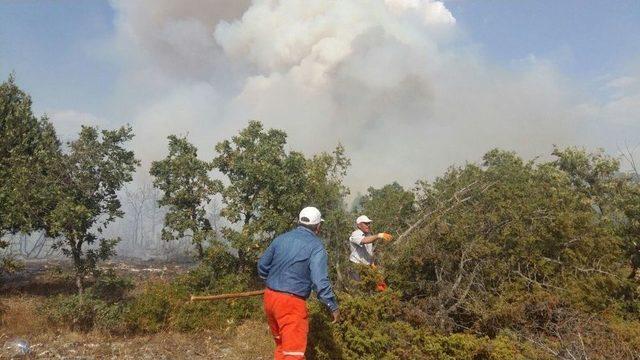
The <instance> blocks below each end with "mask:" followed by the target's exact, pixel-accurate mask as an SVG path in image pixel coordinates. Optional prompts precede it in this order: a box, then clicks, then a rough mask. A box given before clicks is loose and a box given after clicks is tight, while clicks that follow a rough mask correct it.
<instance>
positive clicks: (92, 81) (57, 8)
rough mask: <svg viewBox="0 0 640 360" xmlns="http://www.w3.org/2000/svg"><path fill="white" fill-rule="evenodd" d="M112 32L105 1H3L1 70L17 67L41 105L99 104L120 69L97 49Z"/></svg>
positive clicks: (0, 9)
mask: <svg viewBox="0 0 640 360" xmlns="http://www.w3.org/2000/svg"><path fill="white" fill-rule="evenodd" d="M112 31H113V9H112V8H111V6H110V5H109V4H108V3H107V2H106V1H95V0H87V1H73V0H62V1H3V2H0V72H1V73H2V76H3V77H5V78H6V76H7V75H8V73H9V72H11V71H14V72H15V73H16V77H17V79H18V82H19V84H20V85H21V86H23V87H24V88H25V89H26V90H28V92H29V93H30V94H31V95H32V97H33V98H34V100H35V106H36V107H37V108H38V109H49V108H54V109H55V108H69V107H75V108H77V109H80V110H85V111H94V110H99V109H100V104H101V102H102V101H103V99H104V97H105V96H109V93H110V91H111V90H112V86H113V80H114V79H115V75H116V72H117V71H118V69H117V66H116V64H115V63H113V62H112V61H110V60H109V59H104V58H101V55H100V52H99V51H96V48H99V47H100V45H99V44H100V42H101V41H104V40H105V39H107V38H108V37H109V36H110V35H111V33H112Z"/></svg>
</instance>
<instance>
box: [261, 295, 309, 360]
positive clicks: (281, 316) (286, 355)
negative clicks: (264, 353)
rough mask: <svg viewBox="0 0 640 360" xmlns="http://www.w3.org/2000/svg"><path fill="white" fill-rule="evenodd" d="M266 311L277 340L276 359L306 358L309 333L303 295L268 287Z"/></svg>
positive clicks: (270, 327)
mask: <svg viewBox="0 0 640 360" xmlns="http://www.w3.org/2000/svg"><path fill="white" fill-rule="evenodd" d="M264 312H265V313H266V314H267V322H269V329H271V334H272V335H273V339H274V340H275V342H276V350H275V352H274V359H276V360H279V359H304V352H305V350H306V349H307V334H308V333H309V316H308V313H307V302H306V301H305V300H304V299H303V298H301V297H298V296H295V295H291V294H287V293H282V292H278V291H274V290H271V289H269V288H267V289H266V290H265V292H264Z"/></svg>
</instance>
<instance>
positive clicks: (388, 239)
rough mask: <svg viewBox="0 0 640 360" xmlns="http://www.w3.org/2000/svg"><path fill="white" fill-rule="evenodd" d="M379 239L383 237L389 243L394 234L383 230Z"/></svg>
mask: <svg viewBox="0 0 640 360" xmlns="http://www.w3.org/2000/svg"><path fill="white" fill-rule="evenodd" d="M378 239H381V240H382V241H384V242H385V243H388V242H390V241H391V240H393V235H391V234H389V233H386V232H381V233H379V234H378Z"/></svg>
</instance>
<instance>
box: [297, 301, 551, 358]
mask: <svg viewBox="0 0 640 360" xmlns="http://www.w3.org/2000/svg"><path fill="white" fill-rule="evenodd" d="M341 300H342V301H341V304H340V306H341V311H342V316H343V319H342V321H341V322H340V323H339V324H337V325H329V324H328V321H329V316H328V314H327V312H326V309H324V307H323V306H322V305H321V304H319V303H317V302H314V303H312V304H311V306H310V336H309V346H308V349H309V350H308V358H309V359H452V360H453V359H504V360H506V359H529V358H538V359H543V358H551V357H549V356H545V354H543V353H541V352H539V351H536V350H535V349H532V348H531V347H529V346H527V345H523V344H522V343H521V342H520V341H519V340H518V339H516V338H514V337H512V336H508V335H507V334H500V335H499V336H497V337H495V338H494V339H490V338H488V337H483V336H477V335H474V334H468V333H456V334H439V333H437V332H435V330H434V329H432V328H430V327H427V326H415V325H411V323H410V322H409V321H408V318H409V315H408V314H407V304H406V303H403V301H402V299H401V298H400V296H399V293H398V292H393V291H387V292H382V293H377V294H374V295H366V296H349V297H341Z"/></svg>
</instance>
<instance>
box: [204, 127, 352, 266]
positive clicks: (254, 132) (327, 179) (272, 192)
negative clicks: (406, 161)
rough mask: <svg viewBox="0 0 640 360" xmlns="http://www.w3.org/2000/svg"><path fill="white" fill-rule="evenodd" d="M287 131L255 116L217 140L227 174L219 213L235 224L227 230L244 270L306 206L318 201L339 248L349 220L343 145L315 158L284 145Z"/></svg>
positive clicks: (332, 241) (219, 159)
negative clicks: (234, 132)
mask: <svg viewBox="0 0 640 360" xmlns="http://www.w3.org/2000/svg"><path fill="white" fill-rule="evenodd" d="M286 138H287V135H286V133H285V132H284V131H281V130H276V129H268V130H265V129H263V126H262V124H261V123H260V122H257V121H251V122H249V126H247V127H246V128H245V129H243V130H241V131H240V133H239V134H238V135H237V136H234V137H232V138H231V140H224V141H222V142H220V143H218V144H217V145H216V151H217V152H218V156H217V157H216V158H215V159H214V160H213V164H214V165H215V167H216V168H217V169H218V170H219V171H220V172H221V173H222V174H224V175H226V176H227V177H228V179H229V184H228V185H227V186H226V187H225V188H224V190H223V191H222V197H223V203H224V204H225V208H224V209H223V210H222V212H221V214H222V215H223V216H224V217H226V219H227V220H229V221H230V222H231V223H236V224H240V225H241V230H236V229H237V227H227V228H225V229H224V230H223V233H224V235H225V237H226V239H227V240H229V241H230V243H231V247H233V248H234V249H236V250H237V251H238V263H239V264H238V265H239V266H238V267H239V269H240V270H250V271H252V272H253V269H254V268H255V266H254V265H255V263H256V261H257V258H258V256H259V255H260V254H261V253H262V252H263V251H264V249H265V248H266V246H267V245H268V242H269V241H270V240H272V239H273V238H274V237H275V236H276V235H278V234H280V233H282V232H284V231H286V230H289V229H290V228H291V227H292V226H294V224H295V221H296V219H297V214H298V212H299V211H300V210H301V209H302V208H303V207H304V206H317V207H318V208H319V209H321V211H322V212H323V214H324V215H325V219H326V220H327V221H326V223H327V224H331V225H330V226H329V228H327V229H326V233H327V234H329V238H330V244H331V245H332V246H331V247H332V248H334V247H335V248H338V241H339V240H338V239H339V238H341V237H343V236H344V234H343V233H342V230H343V228H344V224H345V220H344V219H345V218H346V216H345V213H344V206H343V198H344V196H345V194H347V189H346V188H345V187H344V186H343V185H342V177H343V176H344V174H345V172H346V168H347V167H348V166H349V160H348V159H347V158H346V156H345V155H344V149H343V148H342V146H338V147H337V148H336V150H335V151H334V152H333V154H327V153H321V154H318V155H316V156H314V157H313V158H312V159H305V157H304V156H303V155H302V154H301V153H298V152H294V151H291V152H287V151H286V149H285V146H286Z"/></svg>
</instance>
